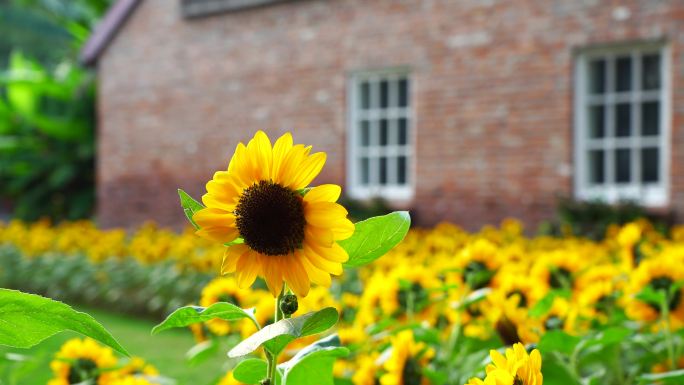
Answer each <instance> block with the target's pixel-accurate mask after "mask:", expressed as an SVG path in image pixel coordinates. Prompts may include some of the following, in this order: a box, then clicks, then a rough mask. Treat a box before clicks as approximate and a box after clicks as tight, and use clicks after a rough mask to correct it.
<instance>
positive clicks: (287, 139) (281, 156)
mask: <svg viewBox="0 0 684 385" xmlns="http://www.w3.org/2000/svg"><path fill="white" fill-rule="evenodd" d="M291 149H292V134H290V133H289V132H288V133H286V134H285V135H283V136H281V137H280V138H278V140H276V142H275V144H274V145H273V168H272V169H271V179H273V181H274V182H275V183H281V179H280V174H281V169H282V166H283V163H284V162H285V159H286V158H287V155H288V153H289V152H290V150H291Z"/></svg>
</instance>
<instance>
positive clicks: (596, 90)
mask: <svg viewBox="0 0 684 385" xmlns="http://www.w3.org/2000/svg"><path fill="white" fill-rule="evenodd" d="M588 86H589V87H588V88H589V90H590V92H591V93H592V94H602V93H604V92H605V90H606V61H605V60H603V59H600V60H592V61H591V62H590V63H589V85H588Z"/></svg>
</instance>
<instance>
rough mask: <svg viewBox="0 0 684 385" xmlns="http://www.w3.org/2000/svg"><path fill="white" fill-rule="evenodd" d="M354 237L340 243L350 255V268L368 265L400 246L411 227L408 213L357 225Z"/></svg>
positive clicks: (393, 214) (370, 220) (396, 212)
mask: <svg viewBox="0 0 684 385" xmlns="http://www.w3.org/2000/svg"><path fill="white" fill-rule="evenodd" d="M355 226H356V230H355V231H354V235H352V236H351V237H350V238H348V239H345V240H342V241H340V242H339V244H340V246H342V248H344V249H345V250H346V251H347V254H349V260H348V261H347V262H346V263H345V264H344V265H345V266H348V267H357V266H363V265H367V264H369V263H371V262H373V261H375V260H376V259H378V258H380V257H382V256H383V255H385V254H386V253H387V252H388V251H390V250H392V248H393V247H394V246H396V245H397V244H399V242H401V241H402V240H403V239H404V237H405V236H406V233H408V230H409V227H410V226H411V216H410V215H409V213H408V211H395V212H393V213H390V214H387V215H383V216H379V217H373V218H370V219H366V220H365V221H361V222H358V223H356V225H355Z"/></svg>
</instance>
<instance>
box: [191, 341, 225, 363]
mask: <svg viewBox="0 0 684 385" xmlns="http://www.w3.org/2000/svg"><path fill="white" fill-rule="evenodd" d="M219 346H220V344H219V343H218V341H217V340H215V339H211V340H207V341H202V342H200V343H198V344H196V345H195V346H193V347H191V348H190V350H188V351H187V352H186V353H185V359H186V360H188V363H189V364H190V365H191V366H195V365H197V364H200V363H202V362H204V361H206V360H207V358H210V357H213V356H214V355H215V354H216V353H217V352H218V350H219Z"/></svg>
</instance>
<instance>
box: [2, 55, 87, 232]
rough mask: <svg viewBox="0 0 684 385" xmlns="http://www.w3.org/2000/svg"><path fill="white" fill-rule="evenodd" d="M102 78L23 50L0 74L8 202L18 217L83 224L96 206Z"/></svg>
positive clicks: (4, 168)
mask: <svg viewBox="0 0 684 385" xmlns="http://www.w3.org/2000/svg"><path fill="white" fill-rule="evenodd" d="M93 100H94V80H93V76H92V75H91V74H90V73H88V72H85V71H84V70H82V69H80V68H78V67H76V66H73V65H69V64H63V65H60V66H58V67H57V68H55V69H54V70H52V71H50V70H48V69H46V68H45V67H43V66H41V65H40V64H38V63H37V62H35V61H33V60H30V59H28V58H26V57H24V56H23V55H21V54H20V53H18V52H16V53H14V54H13V55H12V57H11V60H10V66H9V69H8V70H7V71H5V72H4V73H3V74H2V75H1V76H0V157H1V158H2V162H0V197H4V198H6V199H10V201H11V202H12V206H13V208H14V212H13V215H14V216H15V217H17V218H21V219H25V220H36V219H39V218H41V217H49V218H53V219H72V220H73V219H78V218H84V217H87V216H89V215H90V214H91V211H92V207H93V202H94V191H93V186H94V130H93V127H94V110H93V106H94V102H93Z"/></svg>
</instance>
